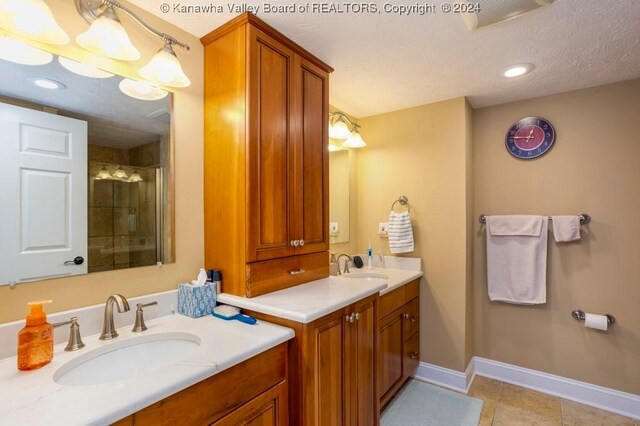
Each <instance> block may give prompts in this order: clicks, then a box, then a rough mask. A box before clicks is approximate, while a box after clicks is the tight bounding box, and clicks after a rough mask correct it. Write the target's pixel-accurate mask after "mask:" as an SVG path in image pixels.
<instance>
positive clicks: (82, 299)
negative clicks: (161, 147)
mask: <svg viewBox="0 0 640 426" xmlns="http://www.w3.org/2000/svg"><path fill="white" fill-rule="evenodd" d="M47 4H48V5H49V6H50V7H51V9H52V11H53V13H54V15H55V17H56V19H57V21H58V23H59V24H60V25H61V26H62V27H63V28H64V29H65V30H66V31H67V33H68V34H69V36H70V37H71V39H72V40H74V39H75V37H76V36H77V35H78V34H79V33H80V32H83V31H85V30H86V29H87V28H88V26H87V24H86V23H85V22H84V21H83V20H82V18H81V17H80V15H78V14H77V12H76V10H75V5H74V2H73V1H68V0H48V1H47ZM130 7H131V9H133V10H134V11H136V12H137V13H138V14H139V15H140V16H141V17H143V18H144V19H145V20H146V21H147V22H148V23H149V24H151V25H152V26H154V27H155V28H157V29H159V30H161V31H164V32H167V33H169V34H171V35H173V36H174V37H176V38H178V39H180V40H181V41H184V42H186V43H188V44H189V45H190V47H191V50H190V51H189V52H185V51H183V50H182V49H180V48H176V53H177V54H178V57H179V59H180V62H181V63H182V66H183V69H184V71H185V73H187V75H188V76H189V78H190V79H191V83H192V84H191V86H190V87H189V88H187V89H184V90H179V91H177V92H176V93H175V97H174V116H173V118H174V154H175V191H176V206H175V214H176V224H175V225H176V226H175V228H176V231H175V232H176V234H175V247H176V263H173V264H168V265H164V266H163V267H162V268H156V267H155V266H153V267H141V268H135V269H127V270H120V271H110V272H98V273H93V274H88V275H84V276H76V277H72V278H64V279H55V280H48V281H42V282H34V283H26V284H20V285H18V286H17V287H16V289H14V290H11V289H9V287H7V286H5V287H0V322H5V321H11V320H16V319H20V318H23V317H24V315H25V314H26V312H27V309H26V306H25V304H26V302H27V301H29V300H34V299H53V300H54V302H53V304H52V305H51V307H50V308H49V312H55V311H61V310H66V309H71V308H76V307H80V306H85V305H90V304H96V303H102V302H104V301H105V300H106V298H107V297H108V296H109V295H110V294H112V293H115V292H119V293H122V294H124V295H125V296H127V297H132V296H137V295H141V294H146V293H151V292H157V291H163V290H169V289H173V288H176V286H177V283H178V282H181V281H184V280H187V279H191V278H193V277H195V275H196V274H197V271H198V268H200V267H201V265H202V263H203V260H204V255H203V241H202V238H197V236H198V235H202V233H203V222H204V219H203V200H202V197H203V195H202V167H203V161H202V149H203V148H202V147H203V100H202V98H203V71H204V70H203V59H204V58H203V48H202V45H201V44H200V41H199V40H198V39H197V38H195V37H193V36H191V35H189V34H187V33H186V32H184V31H182V30H180V29H177V28H176V27H174V26H173V25H170V24H169V23H167V22H165V21H162V20H160V19H159V18H157V17H155V16H153V15H151V14H149V13H147V12H144V11H142V10H141V9H139V8H137V7H133V6H130ZM121 19H122V22H123V24H124V25H125V27H126V28H127V31H128V33H129V36H130V37H131V40H132V42H133V43H134V44H135V45H136V47H137V48H138V50H140V53H141V54H142V59H141V60H140V61H138V62H136V63H134V64H133V65H128V64H123V63H116V62H114V61H111V60H108V59H102V58H93V60H94V62H95V63H96V64H99V65H100V66H101V67H102V68H104V69H106V70H109V71H114V72H117V73H119V74H122V75H127V76H130V77H136V75H137V69H139V68H140V67H141V66H143V65H144V64H145V63H146V62H147V61H148V60H149V59H150V58H151V56H152V55H153V54H154V53H155V51H156V50H157V49H159V48H160V47H161V44H162V43H161V41H160V39H158V38H155V37H152V36H151V35H150V34H149V33H147V32H146V31H145V30H144V29H142V28H141V27H138V26H136V25H134V24H133V23H131V21H130V19H129V18H128V17H127V16H123V14H121ZM45 47H46V48H47V49H48V50H51V51H55V52H56V53H61V54H63V55H65V56H68V57H71V58H74V59H79V60H82V59H85V60H87V59H88V58H91V57H92V55H89V54H87V53H85V52H84V51H82V50H81V49H79V48H78V47H77V46H75V44H74V43H73V42H72V43H71V44H70V45H67V46H63V47H56V48H54V47H52V46H45Z"/></svg>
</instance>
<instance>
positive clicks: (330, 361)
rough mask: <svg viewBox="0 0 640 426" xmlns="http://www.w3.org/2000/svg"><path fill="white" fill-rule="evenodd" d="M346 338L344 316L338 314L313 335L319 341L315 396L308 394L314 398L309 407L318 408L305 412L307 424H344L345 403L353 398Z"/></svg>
mask: <svg viewBox="0 0 640 426" xmlns="http://www.w3.org/2000/svg"><path fill="white" fill-rule="evenodd" d="M344 337H345V336H344V332H343V319H342V317H335V316H334V317H333V318H331V319H330V321H327V322H324V323H323V324H319V325H318V326H317V328H316V329H315V336H312V338H314V344H315V366H316V368H315V371H314V374H313V376H314V377H315V380H316V382H315V389H314V391H315V397H314V395H313V394H314V392H312V391H311V392H309V393H308V395H307V397H311V398H312V399H313V400H314V401H313V402H311V403H310V404H307V407H314V410H308V409H307V413H304V418H305V419H306V422H305V424H308V425H332V426H339V425H342V424H344V423H343V422H344V418H343V414H344V409H345V406H344V404H345V403H346V402H348V401H349V398H348V395H347V394H346V391H345V388H344V380H345V360H344V357H343V355H344V352H345V350H346V345H345V339H344ZM345 397H346V398H345ZM311 411H315V412H313V413H312V412H311Z"/></svg>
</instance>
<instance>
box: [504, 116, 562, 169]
mask: <svg viewBox="0 0 640 426" xmlns="http://www.w3.org/2000/svg"><path fill="white" fill-rule="evenodd" d="M555 139H556V131H555V129H554V128H553V125H551V123H549V121H548V120H545V119H544V118H542V117H526V118H523V119H520V120H518V121H516V122H515V123H513V125H512V126H511V127H510V128H509V130H508V131H507V136H506V137H505V141H504V144H505V146H506V148H507V151H509V153H511V155H513V156H514V157H516V158H520V159H523V160H531V159H533V158H538V157H540V156H541V155H544V154H546V153H547V152H548V151H549V150H550V149H551V147H552V146H553V142H554V141H555Z"/></svg>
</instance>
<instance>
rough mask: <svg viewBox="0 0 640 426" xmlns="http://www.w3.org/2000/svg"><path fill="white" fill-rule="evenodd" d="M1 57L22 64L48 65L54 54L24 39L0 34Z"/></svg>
mask: <svg viewBox="0 0 640 426" xmlns="http://www.w3.org/2000/svg"><path fill="white" fill-rule="evenodd" d="M0 59H4V60H5V61H9V62H13V63H16V64H21V65H46V64H48V63H49V62H51V61H52V60H53V55H52V54H51V53H50V52H45V51H44V50H40V49H38V48H37V47H33V46H31V45H30V44H28V43H25V42H24V41H21V40H17V39H15V38H12V37H8V36H0Z"/></svg>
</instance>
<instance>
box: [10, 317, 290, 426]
mask: <svg viewBox="0 0 640 426" xmlns="http://www.w3.org/2000/svg"><path fill="white" fill-rule="evenodd" d="M116 315H117V314H116ZM146 323H147V327H148V330H147V331H145V332H144V333H142V334H152V333H164V332H173V331H180V332H190V333H193V334H196V335H197V336H199V337H200V345H199V346H198V348H197V349H196V351H195V352H194V354H192V355H191V356H189V357H187V358H185V359H184V360H182V361H180V362H178V363H175V364H173V365H170V366H168V367H165V368H163V369H160V370H158V371H155V372H154V373H153V374H146V375H142V376H139V377H133V378H131V379H128V380H121V381H115V382H110V383H102V384H97V385H89V386H64V385H60V384H57V383H56V382H54V381H53V375H54V373H55V372H56V370H58V368H60V367H61V366H62V365H64V364H65V363H67V362H68V361H70V360H73V359H74V358H75V357H78V356H81V355H82V354H83V353H86V352H87V351H91V350H92V349H94V348H99V347H103V346H107V345H112V344H114V343H117V342H122V340H124V339H128V338H132V337H135V336H138V335H139V334H137V333H131V326H127V327H123V328H121V329H118V332H119V333H120V337H118V338H117V339H115V340H112V341H101V340H98V335H97V334H96V335H93V336H83V341H84V343H85V344H86V346H85V348H84V349H81V350H79V351H76V352H64V346H65V344H61V345H56V346H55V348H54V357H53V361H52V362H51V363H50V364H48V365H46V366H44V367H42V368H40V369H38V370H34V371H18V370H17V367H16V357H12V358H6V359H3V360H1V361H0V424H3V425H14V424H15V425H17V424H23V425H44V424H46V425H76V424H77V425H89V424H100V425H104V424H110V423H113V422H115V421H117V420H119V419H121V418H123V417H126V416H128V415H130V414H132V413H134V412H136V411H139V410H141V409H142V408H144V407H147V406H149V405H151V404H153V403H155V402H157V401H159V400H161V399H164V398H166V397H168V396H170V395H172V394H174V393H176V392H179V391H181V390H183V389H185V388H187V387H189V386H191V385H193V384H195V383H197V382H200V381H202V380H204V379H206V378H208V377H211V376H213V375H215V374H217V373H219V372H221V371H223V370H225V369H227V368H229V367H232V366H234V365H236V364H239V363H240V362H242V361H245V360H247V359H249V358H251V357H253V356H255V355H257V354H259V353H261V352H264V351H266V350H267V349H270V348H272V347H275V346H277V345H278V344H280V343H283V342H286V341H287V340H289V339H291V338H293V336H294V332H293V330H291V329H289V328H285V327H280V326H277V325H273V324H269V323H266V322H263V321H258V323H257V324H256V325H248V324H244V323H241V322H239V321H225V320H221V319H218V318H215V317H213V316H211V315H208V316H205V317H201V318H197V319H192V318H188V317H185V316H182V315H169V316H164V317H161V318H157V319H154V320H149V321H147V322H146ZM221 391H224V390H221ZM211 397H212V398H215V395H211Z"/></svg>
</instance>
